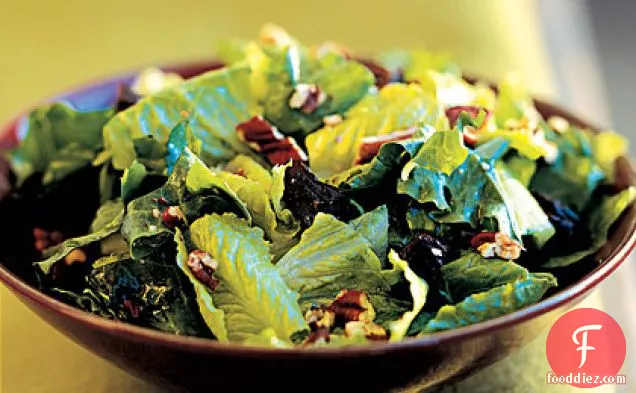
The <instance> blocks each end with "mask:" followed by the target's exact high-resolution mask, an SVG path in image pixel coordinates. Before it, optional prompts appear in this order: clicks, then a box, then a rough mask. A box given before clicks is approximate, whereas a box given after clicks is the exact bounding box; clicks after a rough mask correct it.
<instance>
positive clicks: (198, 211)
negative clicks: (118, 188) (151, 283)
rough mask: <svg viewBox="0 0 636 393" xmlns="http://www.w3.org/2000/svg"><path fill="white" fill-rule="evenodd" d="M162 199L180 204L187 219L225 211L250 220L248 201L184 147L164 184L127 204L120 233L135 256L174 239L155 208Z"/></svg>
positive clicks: (192, 219)
mask: <svg viewBox="0 0 636 393" xmlns="http://www.w3.org/2000/svg"><path fill="white" fill-rule="evenodd" d="M161 198H163V199H165V200H166V201H167V202H168V203H169V204H170V205H172V206H179V207H180V208H181V211H182V212H183V213H184V215H185V217H186V219H187V221H188V222H192V221H194V220H195V219H197V218H199V217H201V216H203V215H204V214H208V213H224V212H232V213H235V214H237V215H240V216H243V217H246V218H248V219H251V217H250V213H249V211H248V210H247V208H246V206H245V204H244V203H243V202H242V201H241V200H240V199H239V198H238V197H237V196H236V194H235V193H234V192H233V191H232V190H231V189H230V188H229V187H228V186H227V184H225V182H224V181H223V180H222V179H221V178H220V177H219V176H218V175H217V174H216V173H214V172H212V170H210V169H209V168H207V167H206V166H205V164H204V163H203V162H202V161H201V160H200V159H199V158H197V157H196V156H195V155H194V154H193V153H192V152H191V151H190V150H189V149H188V148H185V149H184V152H183V154H182V155H181V158H179V160H178V161H177V163H176V165H175V166H174V168H173V171H172V173H171V174H170V177H168V180H167V181H166V183H165V184H164V185H163V186H161V187H160V188H158V189H156V190H155V191H152V192H150V193H148V194H146V195H144V196H141V197H139V198H137V199H134V200H133V201H131V202H130V203H128V206H127V209H126V216H125V217H124V222H123V224H122V229H121V233H122V235H123V236H124V238H125V239H126V241H127V242H128V244H129V245H130V255H131V256H132V257H133V258H134V259H140V258H144V257H146V256H148V255H151V254H153V253H155V252H157V251H160V250H161V249H162V248H163V247H165V246H166V245H167V244H169V242H172V239H173V233H172V230H171V229H170V228H168V227H166V226H165V225H164V224H163V222H162V220H161V217H160V216H159V217H157V216H156V214H155V210H156V209H159V210H161V209H163V208H164V207H163V206H161V204H159V203H157V201H158V200H159V199H161Z"/></svg>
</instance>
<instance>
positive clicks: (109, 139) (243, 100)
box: [103, 65, 259, 169]
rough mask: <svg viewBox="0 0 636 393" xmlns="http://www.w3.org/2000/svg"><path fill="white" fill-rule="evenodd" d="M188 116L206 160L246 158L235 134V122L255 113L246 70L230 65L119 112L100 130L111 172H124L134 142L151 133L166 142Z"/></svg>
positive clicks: (245, 67) (133, 150)
mask: <svg viewBox="0 0 636 393" xmlns="http://www.w3.org/2000/svg"><path fill="white" fill-rule="evenodd" d="M184 111H185V112H187V113H188V114H189V116H190V126H191V127H192V132H193V134H194V135H195V136H196V137H197V138H198V139H200V140H201V141H202V143H203V144H202V146H203V150H202V154H203V156H204V157H205V158H206V161H207V160H212V159H214V161H216V162H222V161H226V160H229V159H231V158H232V157H234V156H235V155H236V154H237V153H244V154H250V149H249V147H248V146H247V145H246V144H244V143H243V142H241V140H240V139H239V138H238V135H237V134H236V131H235V127H236V125H237V124H238V123H240V122H242V121H245V120H247V119H249V118H251V117H252V116H253V115H256V114H258V112H259V110H258V109H257V108H256V107H255V105H254V102H253V100H252V97H251V91H250V69H249V67H247V66H240V65H237V66H233V67H229V68H224V69H221V70H215V71H210V72H207V73H205V74H202V75H199V76H196V77H194V78H192V79H189V80H187V81H185V82H183V83H182V84H180V85H179V86H177V87H174V88H171V89H166V90H163V91H161V92H159V93H157V94H153V95H150V96H148V97H144V98H143V99H142V100H140V101H139V102H138V103H137V104H135V105H133V106H132V107H130V108H128V109H126V110H124V111H122V112H119V113H118V114H117V115H115V116H114V117H113V118H112V119H111V120H110V121H109V122H108V123H107V124H106V125H105V126H104V132H103V137H104V145H105V146H104V147H105V149H106V151H107V152H109V153H110V154H111V156H112V163H113V166H114V167H115V168H116V169H124V168H127V167H128V166H129V165H130V164H131V163H132V161H133V160H134V159H135V157H136V152H135V148H134V145H133V140H134V139H135V138H139V137H143V136H147V135H152V136H153V137H154V138H155V139H156V140H158V141H159V142H162V143H164V144H165V143H166V142H167V140H168V137H169V134H170V131H171V130H172V128H173V127H174V126H175V125H176V124H177V123H178V122H179V121H181V120H182V118H183V117H182V112H184Z"/></svg>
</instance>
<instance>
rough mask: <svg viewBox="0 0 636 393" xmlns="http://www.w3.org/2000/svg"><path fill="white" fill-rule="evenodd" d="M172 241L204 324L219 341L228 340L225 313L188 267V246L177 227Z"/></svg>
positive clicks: (179, 264) (178, 263)
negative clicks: (192, 288)
mask: <svg viewBox="0 0 636 393" xmlns="http://www.w3.org/2000/svg"><path fill="white" fill-rule="evenodd" d="M174 241H175V243H176V244H177V266H179V268H180V269H181V271H182V272H183V274H185V275H186V276H187V277H188V279H189V280H190V283H191V284H192V286H193V287H194V293H195V294H196V297H197V305H198V306H199V312H200V313H201V316H202V317H203V320H204V321H205V324H206V325H207V326H208V328H210V331H211V332H212V334H214V337H216V339H217V340H218V341H219V342H222V343H224V342H228V337H227V328H226V326H225V319H224V317H225V313H224V312H223V310H220V309H218V308H217V307H216V306H215V305H214V299H213V298H212V293H211V291H210V289H209V288H208V287H207V286H205V285H203V284H202V283H201V282H200V281H199V280H198V279H197V278H196V277H195V276H194V274H192V271H191V270H190V268H189V267H188V265H187V264H188V255H189V253H188V248H187V246H186V242H185V239H184V238H183V234H182V233H181V231H180V230H179V228H177V229H176V231H175V235H174Z"/></svg>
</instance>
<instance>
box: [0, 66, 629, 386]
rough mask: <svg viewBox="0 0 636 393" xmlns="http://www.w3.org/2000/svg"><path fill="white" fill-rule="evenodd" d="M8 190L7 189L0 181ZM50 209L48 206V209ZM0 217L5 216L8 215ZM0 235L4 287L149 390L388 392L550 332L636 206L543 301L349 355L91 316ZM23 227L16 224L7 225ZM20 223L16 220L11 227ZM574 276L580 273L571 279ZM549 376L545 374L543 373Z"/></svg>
mask: <svg viewBox="0 0 636 393" xmlns="http://www.w3.org/2000/svg"><path fill="white" fill-rule="evenodd" d="M214 67H215V64H213V63H212V62H210V63H204V64H194V65H193V64H189V65H185V66H179V67H171V68H170V69H172V70H175V71H177V72H180V73H181V74H183V75H184V76H191V75H194V74H197V73H200V72H202V71H204V70H207V69H211V68H214ZM129 80H130V76H124V77H120V78H115V79H113V80H109V81H107V82H103V83H97V84H93V85H90V86H88V87H83V88H81V89H78V90H76V91H74V92H72V93H70V94H66V95H64V96H62V97H64V98H66V99H70V100H72V101H73V102H75V103H76V104H77V105H79V106H81V107H93V108H94V107H99V106H100V105H103V104H106V103H112V102H113V100H114V99H115V97H116V91H117V85H118V83H119V82H122V81H129ZM537 106H538V109H539V111H540V112H541V113H542V114H543V115H546V116H551V115H559V116H562V117H564V118H566V119H568V120H570V121H571V122H573V123H576V124H579V125H582V126H589V125H588V124H587V123H585V122H584V121H582V120H580V119H578V118H577V117H575V116H573V115H570V114H568V113H566V112H564V111H563V110H561V109H559V108H557V107H554V106H552V105H549V104H546V103H542V102H537ZM1 135H2V138H1V139H0V147H5V148H6V147H10V146H12V145H13V144H15V124H9V125H7V126H5V127H4V128H3V129H2V134H1ZM617 173H618V180H617V187H618V188H623V187H625V186H627V185H636V178H635V176H634V172H633V170H632V168H631V167H630V165H629V162H628V160H627V159H625V158H621V159H619V160H618V162H617ZM5 183H6V182H5ZM53 208H54V206H53ZM3 214H7V215H9V216H10V215H11V214H12V213H11V212H4V213H3ZM3 218H4V219H5V220H4V224H3V225H2V226H1V227H2V229H0V247H1V249H2V250H3V254H2V255H3V257H4V258H3V261H2V265H0V279H1V280H2V281H3V282H4V284H5V285H6V286H8V287H9V288H10V289H11V290H12V291H13V292H14V293H16V294H17V296H18V297H19V298H20V300H21V301H22V302H23V303H24V304H26V305H27V306H28V307H29V308H31V309H32V310H34V311H35V312H36V313H37V314H38V315H40V316H41V317H42V318H43V319H44V320H46V321H47V322H48V323H50V324H51V325H53V326H54V327H55V328H57V329H59V330H60V331H61V332H62V333H64V334H66V335H67V336H69V337H70V338H72V339H73V340H75V341H76V342H78V343H79V344H81V345H83V346H84V347H85V348H87V349H88V350H90V351H92V352H94V353H96V354H97V355H99V356H102V357H103V358H105V359H108V360H110V361H111V362H113V363H115V364H116V365H117V366H119V367H121V368H122V369H124V370H126V371H128V372H130V373H132V374H135V375H137V376H139V377H141V378H143V379H145V380H148V381H150V382H152V383H155V384H162V385H168V386H172V387H177V388H181V389H186V390H193V391H232V392H238V391H249V392H253V391H270V390H271V391H280V392H282V391H295V392H307V391H315V390H322V391H325V390H327V391H334V392H335V391H343V392H344V391H346V392H372V391H389V390H392V389H396V388H400V387H418V388H421V389H425V388H427V387H432V386H435V385H440V384H443V383H445V382H448V381H452V380H456V379H459V378H463V377H466V376H468V375H470V374H471V373H474V372H475V371H477V370H479V369H482V368H484V367H486V366H488V365H490V364H492V363H494V362H496V361H498V360H500V359H503V358H505V357H506V356H507V355H509V354H510V353H512V352H514V351H515V350H517V349H518V348H520V347H521V346H523V345H525V344H526V343H528V342H529V341H530V340H532V339H533V338H535V337H537V336H538V335H539V334H541V333H542V332H543V331H544V330H545V329H546V328H548V327H549V326H550V325H551V324H552V323H553V322H554V321H555V320H556V319H557V318H558V317H559V316H560V315H561V314H563V313H564V312H565V311H567V310H568V309H570V308H572V307H573V306H575V305H576V304H577V303H578V302H580V301H581V300H582V299H583V298H585V297H586V296H587V295H588V294H589V293H590V292H591V291H592V290H593V289H594V288H596V286H597V285H599V283H601V282H602V281H603V280H604V279H606V278H607V277H608V276H609V275H610V274H611V273H612V272H613V271H614V270H616V268H618V266H619V265H620V264H621V263H622V262H623V261H624V260H625V259H626V258H627V256H628V255H629V253H630V251H631V250H632V248H633V247H634V244H635V243H636V236H635V235H634V227H635V225H636V207H631V208H630V209H629V210H628V211H626V212H625V213H624V214H623V216H622V217H621V219H620V220H619V222H618V223H617V224H615V225H614V227H613V229H612V234H611V237H610V239H609V242H608V244H607V245H606V246H605V247H604V248H603V249H602V250H601V251H600V252H599V253H598V254H597V255H596V257H595V259H594V260H591V262H589V263H587V264H583V265H578V266H577V270H576V271H572V272H571V274H570V273H568V274H566V276H568V277H571V280H569V281H571V282H570V283H563V282H562V284H565V287H563V289H562V290H560V291H559V292H556V293H554V294H552V295H551V296H550V297H548V298H547V299H545V300H543V301H541V302H539V303H538V304H535V305H533V306H530V307H528V308H526V309H523V310H521V311H517V312H514V313H512V314H509V315H506V316H504V317H500V318H496V319H493V320H490V321H488V322H484V323H479V324H477V325H473V326H468V327H464V328H461V329H456V330H452V331H447V332H441V333H435V334H432V335H430V336H427V337H423V338H419V339H410V340H406V341H403V342H398V343H384V344H377V345H372V346H364V347H357V348H347V349H337V348H331V349H321V350H316V349H294V350H277V349H263V348H248V347H243V346H239V345H223V344H219V343H217V342H215V341H212V340H206V339H200V338H190V337H180V336H174V335H169V334H165V333H161V332H159V331H154V330H150V329H145V328H141V327H137V326H133V325H129V324H125V323H120V322H113V321H109V320H106V319H102V318H99V317H96V316H93V315H90V314H88V313H86V312H84V311H81V310H79V309H76V308H73V307H71V306H68V305H66V304H63V303H61V302H59V301H57V300H54V299H53V298H51V297H49V296H47V295H45V294H43V293H42V292H39V291H38V290H36V289H35V288H34V287H33V286H31V285H29V284H28V282H29V279H28V277H27V276H25V275H26V274H27V273H26V271H27V270H26V269H24V266H25V264H26V265H27V266H28V262H27V261H24V260H20V257H22V258H23V255H22V253H21V250H20V249H18V245H19V244H20V241H19V240H20V239H19V237H20V236H28V234H24V233H22V234H21V233H16V232H19V231H16V230H14V229H13V228H11V226H10V225H7V223H11V222H12V221H11V220H7V216H4V215H3ZM12 219H13V220H19V217H13V218H12ZM13 222H17V221H13ZM577 272H578V273H577ZM546 371H548V370H546Z"/></svg>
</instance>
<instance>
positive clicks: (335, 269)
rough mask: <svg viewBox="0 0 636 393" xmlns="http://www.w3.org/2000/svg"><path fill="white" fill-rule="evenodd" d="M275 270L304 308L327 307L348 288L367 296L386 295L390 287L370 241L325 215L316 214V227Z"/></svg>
mask: <svg viewBox="0 0 636 393" xmlns="http://www.w3.org/2000/svg"><path fill="white" fill-rule="evenodd" d="M367 214H368V213H367ZM276 268H277V270H278V272H279V273H280V275H281V277H283V279H284V280H285V282H286V283H287V285H288V286H289V287H290V288H291V289H292V290H294V291H297V292H299V293H300V303H301V306H302V307H303V308H306V307H308V305H310V304H312V303H317V304H318V303H325V304H328V303H330V302H331V300H333V298H334V297H335V296H336V295H337V294H338V293H339V292H340V291H341V290H342V289H345V288H346V289H355V290H360V291H364V292H367V293H368V294H377V293H386V292H388V291H389V290H390V288H391V283H390V282H389V280H387V278H386V277H385V276H384V275H383V274H382V264H381V262H380V259H379V258H378V256H377V255H376V254H375V253H374V252H373V250H372V249H371V247H370V246H369V242H368V240H367V239H366V238H364V237H363V236H362V235H361V234H360V233H359V231H356V230H355V229H354V228H352V227H351V226H350V225H347V224H345V223H343V222H341V221H339V220H337V219H336V218H334V217H333V216H330V215H327V214H323V213H318V215H316V218H315V219H314V223H313V225H312V226H310V227H309V228H308V229H307V230H305V232H303V234H302V236H301V238H300V242H299V243H298V244H297V245H296V246H294V247H293V248H292V249H291V250H289V252H287V254H285V255H284V256H283V257H282V258H281V259H280V260H279V261H278V263H277V264H276Z"/></svg>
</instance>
